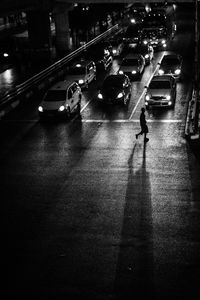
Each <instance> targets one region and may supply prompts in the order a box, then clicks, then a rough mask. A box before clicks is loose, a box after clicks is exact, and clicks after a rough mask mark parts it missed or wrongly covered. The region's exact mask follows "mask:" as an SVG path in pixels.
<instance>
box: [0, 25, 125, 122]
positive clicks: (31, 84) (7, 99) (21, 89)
mask: <svg viewBox="0 0 200 300" xmlns="http://www.w3.org/2000/svg"><path fill="white" fill-rule="evenodd" d="M118 29H119V24H116V25H114V26H112V27H111V28H109V29H108V30H107V31H105V32H103V33H102V34H100V35H98V36H97V37H95V38H94V39H93V40H91V41H89V42H88V43H86V44H85V45H83V46H81V47H80V48H78V49H76V50H75V51H73V52H71V53H70V54H68V55H67V56H65V57H64V58H62V59H60V60H59V61H57V62H56V63H54V64H53V65H51V66H49V67H48V68H46V69H44V70H43V71H41V72H40V73H38V74H36V75H34V76H33V77H31V78H30V79H28V80H26V81H25V82H23V83H21V84H19V85H17V86H16V87H15V88H14V89H11V90H10V91H8V92H6V93H5V95H4V96H3V97H2V98H1V103H0V110H1V109H2V108H4V107H5V106H6V105H8V104H11V106H12V107H14V106H15V105H12V103H13V102H15V101H16V98H19V97H20V96H22V95H23V94H24V93H29V94H31V90H32V89H34V88H35V86H36V85H39V84H41V83H42V82H43V81H45V80H46V79H48V78H50V77H51V76H53V75H54V74H55V73H56V72H59V71H61V70H62V69H63V67H64V66H65V65H66V64H67V63H68V62H69V61H71V60H72V59H73V58H75V57H76V56H78V55H79V54H80V53H82V52H83V51H85V50H87V49H88V48H89V47H90V46H91V45H93V44H95V43H97V42H99V41H100V40H103V39H104V38H106V37H107V36H109V35H110V34H111V33H113V32H117V30H118ZM4 114H5V113H3V114H0V116H1V115H4Z"/></svg>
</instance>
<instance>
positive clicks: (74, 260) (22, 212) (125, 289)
mask: <svg viewBox="0 0 200 300" xmlns="http://www.w3.org/2000/svg"><path fill="white" fill-rule="evenodd" d="M193 21H194V17H193V15H192V12H191V11H190V10H185V11H184V10H180V11H177V35H176V36H175V39H174V41H173V42H172V43H171V46H170V49H172V50H176V51H178V52H179V53H180V54H182V55H183V57H184V78H183V80H182V81H181V82H178V84H177V98H176V104H175V108H174V109H166V110H155V111H151V110H150V111H148V112H146V118H147V122H148V126H149V142H148V143H147V144H144V142H143V137H140V138H139V139H138V140H136V139H135V134H136V133H137V132H138V131H139V129H140V127H139V114H140V109H141V107H142V106H143V104H144V99H143V95H144V86H145V85H146V83H147V82H148V81H149V79H150V78H151V76H152V75H153V74H154V72H156V66H157V63H158V61H160V59H161V57H162V55H163V52H157V53H156V55H155V59H154V61H153V62H152V64H151V65H150V66H149V67H147V68H146V70H145V72H144V74H143V76H142V78H141V80H140V81H137V82H133V83H132V97H131V101H130V103H129V107H128V109H127V110H124V108H123V107H121V106H117V107H110V108H103V107H101V106H100V105H99V104H98V102H97V99H96V94H97V87H98V86H100V85H101V83H102V80H103V78H104V76H105V73H104V74H103V73H101V74H99V75H98V78H97V82H95V83H92V84H91V86H90V87H89V89H88V90H87V91H85V92H84V99H83V103H82V109H81V117H79V118H77V117H72V118H71V119H70V120H62V121H60V122H59V121H58V122H53V121H52V122H40V121H39V118H38V113H37V104H38V103H39V102H40V99H39V98H35V99H34V101H33V102H30V103H28V104H26V106H24V107H23V108H22V107H19V108H17V109H16V110H15V111H14V112H13V113H11V114H10V115H9V116H7V117H6V118H5V119H3V120H1V121H0V124H1V126H0V138H1V148H0V165H1V169H0V182H1V203H2V204H3V205H1V209H2V213H1V216H2V218H1V220H2V226H1V232H2V248H3V249H4V250H5V254H4V255H3V256H2V266H4V267H5V274H6V275H5V285H4V287H5V289H4V291H5V292H6V294H5V296H4V298H3V299H9V300H10V299H15V298H19V299H59V300H60V299H95V300H96V299H101V300H104V299H105V300H107V299H120V300H121V299H143V298H144V297H152V299H156V300H157V299H195V297H198V295H199V286H198V284H199V278H200V267H199V265H200V239H199V230H200V218H199V217H200V203H199V201H200V199H199V190H200V176H199V175H200V166H199V161H198V160H197V159H196V157H195V155H194V154H193V153H192V151H191V149H190V147H189V145H188V143H187V141H186V140H185V138H184V126H185V118H186V111H187V104H188V100H189V97H190V93H191V84H192V78H191V73H192V62H193V57H194V56H193V53H194V52H193V43H192V40H193V39H192V32H193V29H194V24H193ZM117 68H118V66H117V61H114V63H113V67H112V69H111V70H110V72H116V70H117ZM4 237H5V241H4ZM3 270H4V269H3ZM3 283H4V281H3ZM196 293H197V296H195V294H196Z"/></svg>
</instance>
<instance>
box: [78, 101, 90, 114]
mask: <svg viewBox="0 0 200 300" xmlns="http://www.w3.org/2000/svg"><path fill="white" fill-rule="evenodd" d="M92 101H93V99H91V100H90V101H88V102H87V103H86V104H85V105H84V106H83V108H81V111H80V112H82V111H83V110H84V109H85V108H86V107H87V106H88V105H89V104H90V102H92Z"/></svg>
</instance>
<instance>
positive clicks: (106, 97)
mask: <svg viewBox="0 0 200 300" xmlns="http://www.w3.org/2000/svg"><path fill="white" fill-rule="evenodd" d="M130 97H131V83H130V80H129V78H128V76H126V75H124V74H117V75H108V76H107V77H106V78H105V79H104V82H103V85H102V87H101V89H100V90H99V92H98V95H97V98H98V100H99V101H100V102H101V103H105V104H117V103H122V104H123V105H127V104H128V101H129V99H130Z"/></svg>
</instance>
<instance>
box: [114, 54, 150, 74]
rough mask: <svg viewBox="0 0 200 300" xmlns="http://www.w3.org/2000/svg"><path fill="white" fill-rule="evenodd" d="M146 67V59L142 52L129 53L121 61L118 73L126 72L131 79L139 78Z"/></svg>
mask: <svg viewBox="0 0 200 300" xmlns="http://www.w3.org/2000/svg"><path fill="white" fill-rule="evenodd" d="M144 68H145V59H144V57H143V56H142V55H141V54H132V53H129V54H127V55H126V56H125V57H124V58H123V59H122V62H121V65H120V67H119V70H118V73H119V74H126V75H128V76H129V78H130V79H134V78H139V77H140V76H141V75H142V73H143V71H144Z"/></svg>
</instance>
